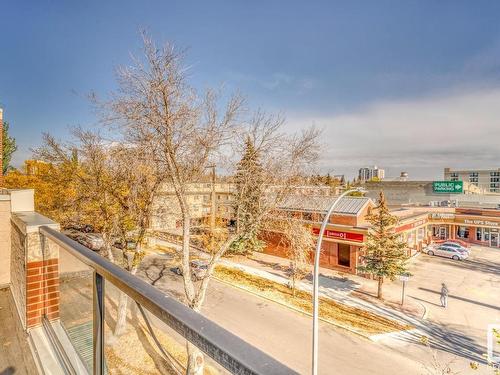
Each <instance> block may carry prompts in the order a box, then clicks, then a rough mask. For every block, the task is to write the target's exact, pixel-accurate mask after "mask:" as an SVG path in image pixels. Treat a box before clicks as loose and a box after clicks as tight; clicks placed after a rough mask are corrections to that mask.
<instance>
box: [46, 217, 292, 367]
mask: <svg viewBox="0 0 500 375" xmlns="http://www.w3.org/2000/svg"><path fill="white" fill-rule="evenodd" d="M40 234H41V236H42V238H44V239H45V240H47V239H48V240H50V241H53V242H54V243H56V244H57V245H59V246H60V247H61V248H63V249H64V250H66V251H68V252H69V253H70V254H71V255H73V256H74V257H76V258H77V259H78V260H80V261H81V262H83V263H84V264H86V265H87V266H89V267H90V268H91V269H93V270H94V295H93V309H94V318H93V319H94V347H93V351H94V374H102V373H104V353H103V352H104V350H103V348H104V342H103V341H104V334H103V326H104V324H103V322H104V318H103V315H104V308H105V306H104V303H105V300H104V297H103V296H104V282H105V281H109V282H111V283H112V284H113V285H114V286H116V287H117V288H118V289H119V290H121V291H122V292H124V293H126V294H127V295H128V296H129V297H130V298H132V299H133V300H134V301H135V302H136V303H138V304H139V305H141V306H143V307H144V308H145V309H147V310H148V311H149V312H150V313H151V314H153V315H154V316H156V317H157V318H158V319H160V320H161V321H163V322H164V323H165V324H167V325H168V326H169V327H170V328H172V329H173V330H175V331H176V332H178V333H179V334H180V335H181V336H183V337H184V338H185V339H186V340H188V341H189V342H191V343H192V344H193V345H195V346H196V347H197V348H199V349H200V350H201V351H203V352H204V353H205V354H206V355H208V356H209V357H211V358H212V359H213V360H214V361H216V362H217V363H218V364H219V365H221V366H222V367H224V368H225V369H227V370H228V371H229V372H231V373H235V374H276V375H280V374H296V373H297V372H295V371H293V370H291V369H290V368H288V367H287V366H285V365H283V364H282V363H280V362H279V361H277V360H276V359H274V358H272V357H271V356H269V355H267V354H265V353H264V352H262V351H260V350H259V349H257V348H255V347H253V346H252V345H250V344H248V343H247V342H245V341H244V340H242V339H241V338H239V337H238V336H236V335H234V334H232V333H231V332H229V331H227V330H225V329H224V328H222V327H220V326H219V325H217V324H216V323H214V322H212V321H211V320H209V319H207V318H205V317H204V316H203V315H201V314H199V313H197V312H195V311H193V310H192V309H190V308H188V307H187V306H185V305H183V304H182V303H181V302H179V301H177V300H176V299H174V298H172V297H169V296H167V295H165V294H164V293H162V292H161V291H160V290H159V289H157V288H155V287H154V286H152V285H150V284H148V283H147V282H145V281H144V280H141V279H140V278H138V277H137V276H134V275H132V274H130V273H129V272H127V271H126V270H124V269H123V268H121V267H119V266H117V265H116V264H113V263H111V262H110V261H109V260H107V259H106V258H104V257H102V256H100V255H99V254H97V253H95V252H94V251H92V250H90V249H88V248H86V247H85V246H83V245H81V244H79V243H78V242H76V241H73V240H72V239H70V238H69V237H67V236H66V235H64V234H62V233H60V232H58V231H56V230H54V229H52V228H49V227H46V226H43V227H41V228H40Z"/></svg>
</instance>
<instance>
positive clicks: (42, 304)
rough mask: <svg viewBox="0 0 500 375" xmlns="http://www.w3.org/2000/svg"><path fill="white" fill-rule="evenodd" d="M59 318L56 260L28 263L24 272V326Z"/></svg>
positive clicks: (33, 325)
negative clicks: (44, 316) (45, 317)
mask: <svg viewBox="0 0 500 375" xmlns="http://www.w3.org/2000/svg"><path fill="white" fill-rule="evenodd" d="M44 312H45V314H46V315H47V318H48V319H49V320H52V319H57V318H58V317H59V264H58V259H57V258H52V259H47V260H44V261H36V262H29V263H28V264H27V270H26V326H27V327H28V328H29V327H35V326H37V325H39V324H40V323H41V318H42V315H43V313H44Z"/></svg>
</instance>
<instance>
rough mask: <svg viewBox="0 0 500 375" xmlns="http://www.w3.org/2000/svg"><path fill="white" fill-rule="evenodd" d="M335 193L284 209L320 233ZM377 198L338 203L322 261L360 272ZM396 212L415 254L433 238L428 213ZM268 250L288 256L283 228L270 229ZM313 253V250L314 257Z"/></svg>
mask: <svg viewBox="0 0 500 375" xmlns="http://www.w3.org/2000/svg"><path fill="white" fill-rule="evenodd" d="M334 199H335V198H334V197H308V198H307V199H304V198H303V197H301V198H300V199H291V200H288V201H287V202H285V203H284V204H283V205H282V206H281V207H280V211H282V212H283V211H284V212H289V213H290V214H291V215H292V216H293V218H295V219H297V220H300V221H301V222H303V223H304V224H308V225H310V226H311V230H312V231H313V233H314V234H316V235H317V234H319V231H320V227H321V223H322V221H323V219H324V215H325V214H326V213H327V210H328V208H329V207H330V205H331V204H332V203H333V201H334ZM373 207H375V202H374V201H373V200H372V199H370V198H366V197H344V198H342V200H341V201H340V202H339V204H338V205H337V207H336V209H335V210H334V212H333V214H332V215H331V217H330V220H329V223H328V225H327V227H326V231H325V234H324V240H323V243H322V251H321V257H320V265H321V266H322V267H326V268H331V269H337V270H339V271H342V272H346V273H353V274H356V273H357V267H358V266H359V265H361V264H362V262H363V247H364V245H365V241H366V238H367V235H368V231H369V229H370V223H369V222H368V221H367V220H366V216H367V215H368V214H369V213H370V211H371V210H372V209H373ZM393 214H394V215H395V216H397V217H398V218H399V222H398V224H397V226H396V227H395V231H396V232H397V233H400V235H401V238H402V239H403V241H405V242H406V243H407V244H408V247H407V249H408V250H407V251H408V255H410V256H411V255H414V254H416V253H417V252H418V251H420V250H421V249H422V248H423V247H424V246H425V245H427V244H428V243H429V242H430V241H431V235H432V233H431V232H430V227H428V213H427V212H421V211H414V210H411V209H398V210H395V211H393ZM263 239H264V240H265V241H266V243H267V246H266V248H265V249H264V252H265V253H268V254H272V255H277V256H281V257H286V255H287V249H286V248H285V247H284V246H283V245H282V242H283V241H282V240H281V234H280V233H279V232H266V233H265V234H264V236H263ZM312 259H313V254H312V253H311V261H312Z"/></svg>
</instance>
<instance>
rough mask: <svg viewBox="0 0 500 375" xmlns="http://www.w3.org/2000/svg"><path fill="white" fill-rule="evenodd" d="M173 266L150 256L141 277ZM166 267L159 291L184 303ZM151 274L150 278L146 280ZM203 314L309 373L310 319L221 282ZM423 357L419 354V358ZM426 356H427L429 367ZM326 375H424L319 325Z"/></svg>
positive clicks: (414, 365)
mask: <svg viewBox="0 0 500 375" xmlns="http://www.w3.org/2000/svg"><path fill="white" fill-rule="evenodd" d="M168 263H170V262H169V260H168V258H167V257H164V256H152V255H150V256H148V257H147V258H146V259H145V260H144V262H143V269H142V270H141V272H140V273H139V276H141V277H145V278H146V279H147V280H148V281H149V282H151V281H152V280H154V279H155V278H157V275H158V273H159V270H161V269H162V268H163V266H164V265H165V264H168ZM169 267H170V266H167V267H166V268H165V269H164V272H163V277H162V278H161V279H159V280H158V281H157V282H156V283H155V286H156V287H158V288H160V289H161V290H164V291H165V292H166V293H169V294H171V295H173V296H175V297H177V298H179V299H182V296H183V290H182V284H181V280H180V277H179V276H176V275H174V273H173V272H171V271H170V269H169ZM145 271H147V274H148V276H149V277H148V276H146V274H145ZM202 312H203V314H204V315H205V316H207V317H208V318H210V319H212V320H213V321H215V322H216V323H218V324H219V325H221V326H222V327H224V328H226V329H227V330H229V331H231V332H233V333H235V334H237V335H238V336H240V337H241V338H243V339H244V340H245V341H247V342H249V343H251V344H252V345H254V346H256V347H258V348H260V349H261V350H263V351H264V352H266V353H268V354H270V355H271V356H273V357H275V358H276V359H278V360H279V361H281V362H283V363H285V364H287V365H288V366H289V367H291V368H293V369H295V370H297V371H298V372H300V373H301V374H308V373H310V361H311V344H310V343H311V325H312V322H311V319H310V318H309V317H307V316H305V315H302V314H300V313H297V312H294V311H291V310H289V309H287V308H284V307H282V306H280V305H278V304H275V303H273V302H270V301H266V300H264V299H262V298H259V297H256V296H253V295H251V294H249V293H246V292H244V291H241V290H239V289H236V288H233V287H230V286H228V285H226V284H222V283H219V282H216V281H213V282H211V284H210V287H209V292H208V294H207V300H206V302H205V305H204V308H203V310H202ZM416 357H417V358H418V357H419V355H416ZM426 357H427V355H425V353H424V362H425V363H427V364H428V363H429V361H430V359H431V356H430V354H429V356H428V357H429V361H427V360H426ZM319 358H320V365H319V370H320V373H321V374H353V375H357V374H401V373H405V374H423V373H425V370H424V367H423V364H422V363H420V362H419V360H417V359H409V357H408V356H407V355H404V354H402V353H397V352H395V351H393V350H391V349H388V347H386V346H384V345H381V344H377V343H373V342H371V341H369V340H367V339H364V338H362V337H359V336H356V335H353V334H351V333H348V332H346V331H343V330H340V329H338V328H335V327H332V326H331V325H328V324H321V326H320V353H319Z"/></svg>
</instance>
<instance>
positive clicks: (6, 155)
mask: <svg viewBox="0 0 500 375" xmlns="http://www.w3.org/2000/svg"><path fill="white" fill-rule="evenodd" d="M16 150H17V146H16V140H15V139H14V138H12V137H10V136H9V123H8V122H4V124H3V134H2V154H3V155H1V157H2V160H3V168H2V169H3V170H2V171H1V172H2V174H3V175H5V174H7V172H8V171H9V170H10V169H12V166H11V165H10V161H11V159H12V154H13V153H14V152H16Z"/></svg>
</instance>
